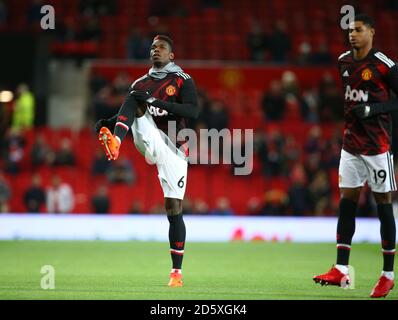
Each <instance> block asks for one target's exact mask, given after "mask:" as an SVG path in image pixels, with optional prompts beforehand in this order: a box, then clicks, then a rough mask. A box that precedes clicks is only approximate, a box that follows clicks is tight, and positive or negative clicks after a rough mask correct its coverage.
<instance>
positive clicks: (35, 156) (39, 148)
mask: <svg viewBox="0 0 398 320" xmlns="http://www.w3.org/2000/svg"><path fill="white" fill-rule="evenodd" d="M30 158H31V161H32V166H33V167H39V166H42V165H44V164H52V163H53V161H54V152H53V151H52V149H51V148H50V146H49V145H48V143H47V142H46V140H45V137H44V135H42V134H38V135H37V136H36V139H35V141H34V143H33V145H32V149H31V151H30Z"/></svg>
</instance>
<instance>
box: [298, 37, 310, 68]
mask: <svg viewBox="0 0 398 320" xmlns="http://www.w3.org/2000/svg"><path fill="white" fill-rule="evenodd" d="M298 50H299V52H298V56H297V64H299V65H309V64H311V62H312V61H311V58H312V47H311V44H310V43H309V42H308V41H303V42H302V43H300V45H299V48H298Z"/></svg>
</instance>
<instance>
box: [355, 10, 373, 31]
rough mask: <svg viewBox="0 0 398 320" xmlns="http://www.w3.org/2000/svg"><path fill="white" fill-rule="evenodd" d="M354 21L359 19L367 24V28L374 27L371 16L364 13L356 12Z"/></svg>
mask: <svg viewBox="0 0 398 320" xmlns="http://www.w3.org/2000/svg"><path fill="white" fill-rule="evenodd" d="M354 21H360V22H362V23H363V24H365V25H367V26H368V27H369V28H374V27H375V22H374V20H373V19H372V18H371V17H369V16H368V15H367V14H366V13H358V14H356V15H355V19H354Z"/></svg>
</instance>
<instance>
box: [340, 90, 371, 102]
mask: <svg viewBox="0 0 398 320" xmlns="http://www.w3.org/2000/svg"><path fill="white" fill-rule="evenodd" d="M368 98H369V91H366V92H364V91H363V90H356V89H353V90H351V87H350V86H347V88H346V90H345V100H348V101H355V102H358V101H363V102H367V101H368Z"/></svg>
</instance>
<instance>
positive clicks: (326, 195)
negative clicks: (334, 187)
mask: <svg viewBox="0 0 398 320" xmlns="http://www.w3.org/2000/svg"><path fill="white" fill-rule="evenodd" d="M309 190H310V199H311V201H310V203H311V204H312V206H313V208H312V209H313V214H315V215H316V216H320V215H325V214H326V215H329V214H331V213H333V211H332V205H331V200H330V198H331V197H330V195H331V187H330V182H329V178H328V175H327V173H326V172H325V171H324V170H320V171H318V172H317V173H316V175H315V177H314V179H313V181H312V182H311V184H310V186H309Z"/></svg>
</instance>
